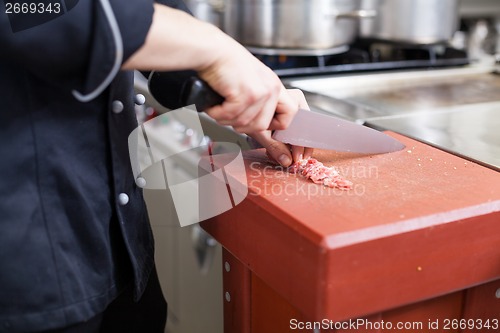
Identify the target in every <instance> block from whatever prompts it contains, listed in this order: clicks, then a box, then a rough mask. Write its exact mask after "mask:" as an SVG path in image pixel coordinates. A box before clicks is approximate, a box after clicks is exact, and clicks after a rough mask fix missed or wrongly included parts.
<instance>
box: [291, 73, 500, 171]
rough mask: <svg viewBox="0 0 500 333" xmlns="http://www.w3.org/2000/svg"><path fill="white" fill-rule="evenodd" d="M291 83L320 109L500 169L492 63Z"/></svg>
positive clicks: (498, 85) (499, 89) (497, 80)
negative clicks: (301, 90)
mask: <svg viewBox="0 0 500 333" xmlns="http://www.w3.org/2000/svg"><path fill="white" fill-rule="evenodd" d="M288 84H289V85H291V86H294V87H298V88H301V89H304V90H305V91H306V96H307V97H308V101H309V104H310V105H311V107H312V109H313V110H315V111H318V110H317V109H319V112H322V113H330V114H334V115H336V116H339V117H342V118H344V119H349V120H352V121H356V122H358V123H362V124H365V125H367V126H370V127H374V128H377V129H380V130H389V131H393V132H397V133H400V134H403V135H406V136H408V137H412V138H414V139H417V140H420V141H422V142H426V143H428V144H431V145H434V146H436V147H439V148H441V149H444V150H447V151H449V152H452V153H454V154H457V155H460V156H463V157H464V158H468V159H470V160H472V161H477V162H479V163H481V164H483V165H486V166H489V167H491V168H493V169H495V170H497V171H498V170H500V148H499V142H500V136H499V134H498V130H497V129H498V125H499V122H500V101H499V96H500V75H498V73H496V71H495V70H494V68H493V67H492V66H490V65H476V66H469V67H463V68H452V69H439V70H432V71H422V70H419V71H406V72H404V71H403V72H392V73H375V74H365V75H362V76H359V75H358V76H355V75H353V76H344V77H326V78H306V79H297V80H292V81H291V82H289V83H288ZM307 91H308V92H307Z"/></svg>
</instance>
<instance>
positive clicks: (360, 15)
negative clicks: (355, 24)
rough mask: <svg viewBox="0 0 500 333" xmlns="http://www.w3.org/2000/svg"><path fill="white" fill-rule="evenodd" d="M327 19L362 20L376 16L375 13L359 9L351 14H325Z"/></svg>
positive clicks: (374, 11) (370, 10)
mask: <svg viewBox="0 0 500 333" xmlns="http://www.w3.org/2000/svg"><path fill="white" fill-rule="evenodd" d="M326 16H328V17H332V18H346V19H356V20H357V19H364V18H373V17H375V16H377V11H376V10H372V9H360V10H353V11H351V12H343V13H342V12H334V13H329V14H326Z"/></svg>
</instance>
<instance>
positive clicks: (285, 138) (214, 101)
mask: <svg viewBox="0 0 500 333" xmlns="http://www.w3.org/2000/svg"><path fill="white" fill-rule="evenodd" d="M168 75H170V74H169V73H168V72H164V73H160V72H152V73H151V75H150V77H149V80H148V85H149V90H150V92H151V93H152V94H153V97H155V99H156V100H157V101H159V102H160V103H161V104H162V105H164V106H166V107H171V106H172V105H174V106H176V107H177V105H178V104H179V102H180V104H181V105H183V106H186V105H192V104H195V105H196V110H197V111H198V112H202V111H204V110H206V109H208V108H210V107H212V106H215V105H218V104H221V103H223V102H224V98H223V97H222V96H220V95H219V94H218V93H217V92H215V91H214V90H213V89H212V88H211V87H210V86H209V85H208V83H206V82H205V81H203V80H202V79H200V78H198V77H196V76H190V77H189V78H188V79H186V80H185V81H184V82H183V83H182V84H181V85H180V90H178V91H176V94H175V95H177V96H179V97H180V100H174V101H173V102H172V103H169V101H168V99H167V98H165V96H163V95H162V94H163V93H164V92H167V91H168V92H170V93H171V92H172V85H176V86H179V84H178V83H179V82H178V79H177V80H176V82H175V84H173V82H172V84H169V80H168ZM177 76H178V75H177ZM177 89H179V88H177ZM168 104H171V105H168ZM273 138H274V139H275V140H278V141H281V142H284V143H288V144H292V145H296V146H303V147H311V148H319V149H327V150H336V151H342V152H355V153H362V154H381V153H389V152H394V151H398V150H401V149H403V148H404V147H405V146H404V145H403V144H402V143H400V142H399V141H397V140H396V139H394V138H392V137H390V136H388V135H387V134H385V133H382V132H379V131H377V130H375V129H372V128H369V127H366V126H363V125H359V124H356V123H353V122H350V121H347V120H343V119H340V118H337V117H334V116H327V115H322V114H319V113H316V112H313V111H309V110H305V109H299V110H298V112H297V114H296V115H295V117H294V119H293V120H292V122H291V123H290V125H289V127H288V128H287V129H285V130H277V131H274V133H273Z"/></svg>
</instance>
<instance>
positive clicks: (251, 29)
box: [223, 0, 375, 55]
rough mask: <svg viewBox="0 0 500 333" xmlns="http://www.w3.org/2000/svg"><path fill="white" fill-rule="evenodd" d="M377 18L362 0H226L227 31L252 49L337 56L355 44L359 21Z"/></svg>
mask: <svg viewBox="0 0 500 333" xmlns="http://www.w3.org/2000/svg"><path fill="white" fill-rule="evenodd" d="M373 16H375V11H373V10H371V11H366V10H362V9H360V0H314V1H310V0H272V1H271V0H246V1H245V0H226V4H225V13H224V27H223V30H224V31H225V32H226V33H228V34H229V35H230V36H232V37H233V38H235V39H236V40H237V41H239V42H240V43H242V44H243V45H245V46H248V47H253V48H271V49H274V50H276V51H279V52H280V53H281V54H297V53H300V54H302V55H304V54H318V52H321V53H323V54H333V53H339V52H343V51H345V50H346V49H347V47H348V45H349V44H350V43H352V42H353V41H354V39H355V37H356V35H357V27H358V19H362V18H371V17H373Z"/></svg>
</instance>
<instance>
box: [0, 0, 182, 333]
mask: <svg viewBox="0 0 500 333" xmlns="http://www.w3.org/2000/svg"><path fill="white" fill-rule="evenodd" d="M163 2H165V1H163ZM68 3H73V4H75V3H76V5H75V6H74V7H73V8H69V9H70V10H68V11H67V12H66V13H65V14H64V15H61V16H59V17H57V18H56V19H53V20H51V21H47V22H45V23H43V24H41V25H38V26H35V27H32V28H29V29H25V30H22V31H17V32H13V29H12V27H11V25H10V23H11V21H9V17H7V15H6V14H5V10H4V6H3V5H4V2H1V4H0V8H1V12H0V97H1V98H0V177H1V179H0V332H9V333H10V332H25V331H32V330H46V329H51V328H56V327H62V326H67V325H70V324H73V323H76V322H80V321H84V320H87V319H88V318H90V317H92V316H94V315H96V314H97V313H99V312H102V311H103V310H104V309H105V307H106V306H107V305H108V304H109V303H110V301H111V300H113V299H114V298H115V297H116V296H117V294H118V293H119V292H120V291H121V290H122V289H123V288H124V287H125V286H127V285H128V284H130V283H132V284H133V286H134V291H135V295H136V298H138V297H140V295H141V293H142V290H143V288H144V286H145V284H146V283H147V279H148V276H149V272H150V271H151V269H152V267H153V237H152V233H151V229H150V226H149V221H148V217H147V213H146V209H145V204H144V201H143V197H142V191H141V189H140V188H138V187H137V186H136V184H135V181H134V178H133V175H132V172H131V167H130V161H129V154H128V146H127V139H128V135H129V133H130V132H131V131H132V130H133V129H135V128H136V126H137V122H136V119H135V113H134V102H133V86H132V84H133V81H132V80H133V77H132V73H127V72H119V73H117V74H116V75H115V74H114V73H113V72H112V71H113V66H114V65H116V64H115V62H116V61H117V59H119V58H117V50H118V51H120V52H121V51H123V57H122V58H121V62H124V61H125V60H126V59H127V58H128V57H129V56H130V55H131V54H132V53H133V52H134V51H136V50H137V49H138V48H139V47H140V46H141V45H142V44H143V43H144V40H145V38H146V35H147V32H148V30H149V27H150V25H151V20H152V15H153V1H152V0H149V1H148V0H127V1H119V0H81V1H78V2H75V1H66V4H67V5H68ZM106 4H108V5H111V7H110V8H111V9H112V11H111V14H112V17H111V19H113V18H114V20H115V22H116V23H117V26H118V28H119V34H120V35H121V39H122V42H123V46H122V48H121V49H119V48H117V45H116V35H113V28H112V26H111V25H112V22H111V23H110V13H109V11H108V12H106V11H105V9H104V7H105V5H106ZM167 4H168V5H172V6H175V7H177V5H178V4H177V3H176V1H167ZM115 32H116V31H115ZM110 73H111V74H113V75H111V76H110ZM108 76H110V78H113V80H112V82H111V83H110V84H104V87H103V88H104V89H103V90H102V91H99V86H100V85H102V84H103V82H104V81H105V80H106V78H107V77H108ZM75 91H78V92H79V93H80V94H82V95H86V94H90V93H92V92H96V91H97V93H98V94H97V97H95V98H92V99H91V100H90V101H86V102H82V101H79V100H77V98H75Z"/></svg>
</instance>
